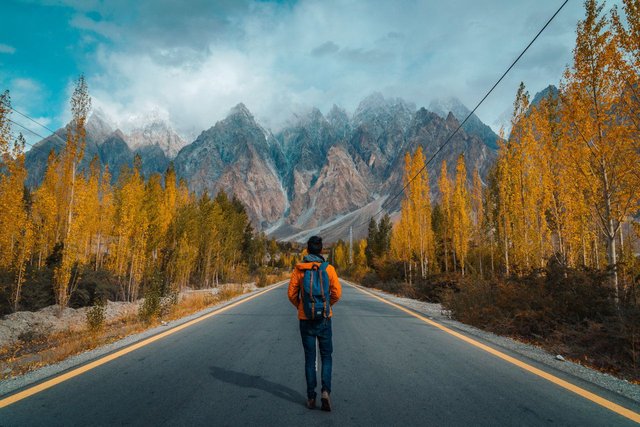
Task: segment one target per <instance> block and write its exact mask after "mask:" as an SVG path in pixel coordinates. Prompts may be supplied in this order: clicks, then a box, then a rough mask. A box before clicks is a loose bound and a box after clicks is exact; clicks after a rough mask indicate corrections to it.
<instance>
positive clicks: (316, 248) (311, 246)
mask: <svg viewBox="0 0 640 427" xmlns="http://www.w3.org/2000/svg"><path fill="white" fill-rule="evenodd" d="M307 252H309V253H310V254H313V255H320V253H321V252H322V237H320V236H311V237H309V240H308V241H307Z"/></svg>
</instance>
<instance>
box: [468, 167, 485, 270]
mask: <svg viewBox="0 0 640 427" xmlns="http://www.w3.org/2000/svg"><path fill="white" fill-rule="evenodd" d="M471 228H472V232H471V237H472V241H473V244H474V246H475V248H476V255H477V261H478V262H477V264H478V265H477V269H478V274H479V275H480V276H481V277H482V276H483V275H484V269H483V265H482V255H483V249H484V247H485V233H484V191H483V186H482V178H480V172H479V171H478V168H477V167H476V168H475V169H474V171H473V189H472V191H471Z"/></svg>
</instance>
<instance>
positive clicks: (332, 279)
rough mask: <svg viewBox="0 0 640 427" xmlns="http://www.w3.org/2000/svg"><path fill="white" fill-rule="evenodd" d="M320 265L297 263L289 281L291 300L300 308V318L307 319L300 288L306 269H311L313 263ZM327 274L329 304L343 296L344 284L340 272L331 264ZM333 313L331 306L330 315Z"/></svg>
mask: <svg viewBox="0 0 640 427" xmlns="http://www.w3.org/2000/svg"><path fill="white" fill-rule="evenodd" d="M314 264H315V265H318V266H319V265H320V263H319V262H302V263H299V264H296V268H294V269H293V273H291V280H290V281H289V292H288V294H289V301H291V304H293V305H294V306H295V307H297V308H298V319H300V320H307V316H305V314H304V308H303V307H302V298H300V288H301V286H302V280H303V279H304V272H305V270H311V268H312V267H313V265H314ZM327 275H328V276H329V294H330V297H329V305H330V306H333V304H335V303H337V302H338V300H339V299H340V297H341V296H342V286H340V281H339V280H338V274H337V273H336V269H335V268H333V266H332V265H331V264H329V265H328V266H327ZM332 314H333V311H332V310H331V308H330V309H329V317H331V315H332Z"/></svg>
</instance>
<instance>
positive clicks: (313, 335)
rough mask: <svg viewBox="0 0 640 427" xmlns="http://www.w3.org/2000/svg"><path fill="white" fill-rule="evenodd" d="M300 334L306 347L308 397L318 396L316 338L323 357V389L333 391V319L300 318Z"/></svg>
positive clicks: (305, 365) (305, 371)
mask: <svg viewBox="0 0 640 427" xmlns="http://www.w3.org/2000/svg"><path fill="white" fill-rule="evenodd" d="M300 336H301V337H302V346H303V347H304V373H305V377H306V378H307V398H309V399H314V398H315V397H316V386H317V385H318V380H317V379H316V339H317V340H318V344H319V347H320V358H321V359H322V374H321V378H322V391H325V390H326V391H328V392H329V393H331V353H332V352H333V344H332V342H331V319H320V320H300Z"/></svg>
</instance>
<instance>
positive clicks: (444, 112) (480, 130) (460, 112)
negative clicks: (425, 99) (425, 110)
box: [429, 96, 498, 149]
mask: <svg viewBox="0 0 640 427" xmlns="http://www.w3.org/2000/svg"><path fill="white" fill-rule="evenodd" d="M429 110H431V111H433V112H434V113H436V114H437V115H439V116H440V117H442V118H443V119H446V120H447V121H448V120H449V119H448V116H449V115H450V114H452V113H453V116H454V117H455V118H456V119H457V121H458V123H461V122H462V121H463V120H464V119H466V118H467V116H469V114H470V113H471V110H470V109H469V108H468V107H467V106H466V105H464V104H463V103H462V101H460V100H459V99H458V98H456V97H455V96H450V97H446V98H437V99H434V100H432V101H431V102H430V103H429ZM456 126H457V124H456ZM462 129H464V131H465V132H467V133H468V134H469V135H476V136H478V137H480V139H482V141H483V142H484V143H485V144H486V145H487V146H488V147H490V148H492V149H497V148H498V143H497V140H498V135H496V133H495V132H494V131H493V129H491V128H490V127H489V126H487V125H485V124H484V123H483V122H482V120H480V118H479V117H478V116H476V114H475V113H473V114H471V116H470V117H469V119H468V120H467V121H466V122H465V124H464V125H463V126H462Z"/></svg>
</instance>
